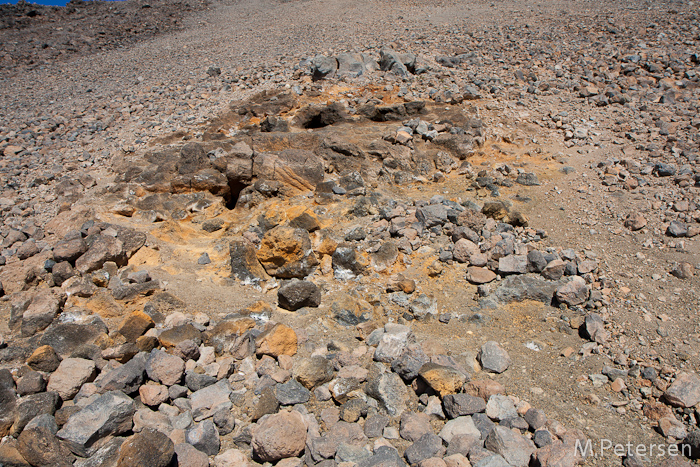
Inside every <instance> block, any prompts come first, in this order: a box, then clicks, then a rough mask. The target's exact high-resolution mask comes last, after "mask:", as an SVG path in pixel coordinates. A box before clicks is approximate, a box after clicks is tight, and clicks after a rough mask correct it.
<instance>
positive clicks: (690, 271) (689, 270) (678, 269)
mask: <svg viewBox="0 0 700 467" xmlns="http://www.w3.org/2000/svg"><path fill="white" fill-rule="evenodd" d="M694 270H695V267H694V266H693V265H692V264H690V263H688V262H686V261H682V262H680V263H676V264H674V265H673V267H672V268H671V270H670V271H669V272H670V273H671V275H672V276H674V277H677V278H679V279H690V278H691V277H693V275H694V274H695V272H694Z"/></svg>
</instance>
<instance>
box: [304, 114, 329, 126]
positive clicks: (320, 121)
mask: <svg viewBox="0 0 700 467" xmlns="http://www.w3.org/2000/svg"><path fill="white" fill-rule="evenodd" d="M324 126H328V123H327V122H326V121H325V119H324V118H323V115H322V114H318V115H315V116H313V117H311V120H309V121H308V122H306V124H305V125H304V128H306V129H314V128H323V127H324Z"/></svg>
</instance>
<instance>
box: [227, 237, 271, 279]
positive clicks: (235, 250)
mask: <svg viewBox="0 0 700 467" xmlns="http://www.w3.org/2000/svg"><path fill="white" fill-rule="evenodd" d="M229 251H230V257H231V277H232V278H234V279H237V280H239V281H241V282H242V283H243V284H255V283H257V282H259V281H261V280H265V279H266V278H267V277H268V276H267V273H266V272H265V269H264V268H263V267H262V265H261V264H260V262H259V261H258V257H257V250H256V249H255V245H253V244H252V243H250V242H249V241H247V240H244V239H239V240H233V241H232V242H231V243H230V244H229Z"/></svg>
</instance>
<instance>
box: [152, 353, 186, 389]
mask: <svg viewBox="0 0 700 467" xmlns="http://www.w3.org/2000/svg"><path fill="white" fill-rule="evenodd" d="M184 371H185V362H184V361H183V360H182V359H181V358H180V357H177V356H175V355H172V354H169V353H166V352H163V351H162V350H160V349H153V350H152V351H151V353H150V354H149V355H148V358H147V359H146V373H147V374H148V377H149V378H150V379H152V380H153V381H156V382H159V383H161V384H164V385H165V386H172V385H173V384H177V383H178V382H180V380H181V379H182V373H183V372H184Z"/></svg>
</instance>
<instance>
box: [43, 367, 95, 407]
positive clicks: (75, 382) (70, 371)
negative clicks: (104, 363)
mask: <svg viewBox="0 0 700 467" xmlns="http://www.w3.org/2000/svg"><path fill="white" fill-rule="evenodd" d="M94 377H95V362H93V361H92V360H85V359H83V358H66V359H65V360H63V361H62V362H61V364H60V365H58V368H57V369H56V371H55V372H54V373H53V374H52V375H51V376H50V377H49V384H48V385H47V389H48V390H49V391H55V392H57V393H58V394H59V395H60V396H61V399H63V400H69V399H72V398H73V396H75V395H76V394H77V393H78V391H79V390H80V387H81V386H82V385H83V384H84V383H87V382H88V381H92V379H93V378H94Z"/></svg>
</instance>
